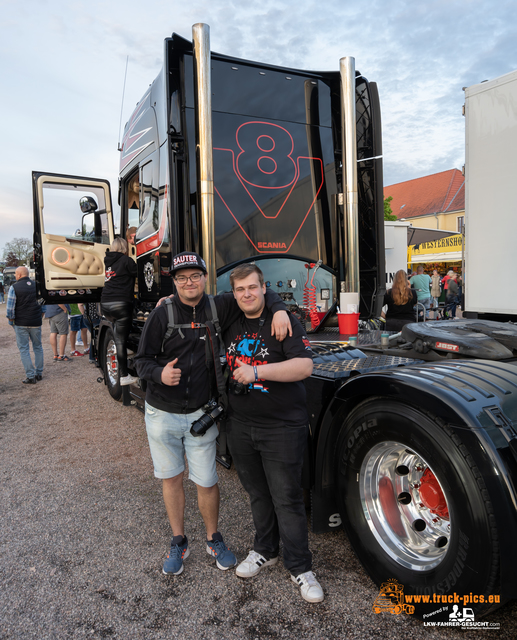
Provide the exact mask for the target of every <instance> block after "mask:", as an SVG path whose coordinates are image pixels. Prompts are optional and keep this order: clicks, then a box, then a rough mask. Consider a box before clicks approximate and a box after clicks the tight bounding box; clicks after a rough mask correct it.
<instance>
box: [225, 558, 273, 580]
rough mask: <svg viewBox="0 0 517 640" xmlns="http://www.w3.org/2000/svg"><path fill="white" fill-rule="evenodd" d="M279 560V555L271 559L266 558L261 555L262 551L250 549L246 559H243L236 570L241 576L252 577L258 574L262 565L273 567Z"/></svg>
mask: <svg viewBox="0 0 517 640" xmlns="http://www.w3.org/2000/svg"><path fill="white" fill-rule="evenodd" d="M277 562H278V556H277V557H276V558H271V560H266V559H265V558H264V556H261V555H260V553H257V552H256V551H250V552H249V553H248V557H247V558H246V560H243V561H242V562H241V563H240V565H239V566H238V567H237V569H236V570H235V573H236V575H238V576H239V578H252V577H253V576H256V575H257V573H258V572H259V571H260V570H261V569H262V567H272V566H273V565H274V564H276V563H277Z"/></svg>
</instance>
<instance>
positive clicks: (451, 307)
mask: <svg viewBox="0 0 517 640" xmlns="http://www.w3.org/2000/svg"><path fill="white" fill-rule="evenodd" d="M458 304H459V301H458V296H447V297H446V298H445V309H446V311H448V312H449V313H450V314H451V318H455V317H456V307H457V306H458Z"/></svg>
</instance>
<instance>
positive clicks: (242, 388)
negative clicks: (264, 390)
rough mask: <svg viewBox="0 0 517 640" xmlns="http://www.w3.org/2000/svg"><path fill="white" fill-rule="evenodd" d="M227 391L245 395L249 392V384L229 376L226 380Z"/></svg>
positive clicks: (236, 394) (235, 394)
mask: <svg viewBox="0 0 517 640" xmlns="http://www.w3.org/2000/svg"><path fill="white" fill-rule="evenodd" d="M228 391H229V392H230V393H232V394H233V395H234V396H245V395H246V394H247V393H249V392H250V387H249V384H244V383H243V382H237V380H235V379H234V378H230V381H229V382H228Z"/></svg>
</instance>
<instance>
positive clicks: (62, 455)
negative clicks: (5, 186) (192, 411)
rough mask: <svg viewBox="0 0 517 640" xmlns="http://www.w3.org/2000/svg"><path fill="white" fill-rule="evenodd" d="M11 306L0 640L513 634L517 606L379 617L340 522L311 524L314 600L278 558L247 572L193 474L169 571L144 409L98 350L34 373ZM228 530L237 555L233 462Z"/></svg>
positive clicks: (226, 481) (224, 520)
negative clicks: (491, 627)
mask: <svg viewBox="0 0 517 640" xmlns="http://www.w3.org/2000/svg"><path fill="white" fill-rule="evenodd" d="M4 310H5V307H1V306H0V314H1V316H2V317H0V398H1V402H0V424H1V427H0V443H1V444H0V478H1V480H0V534H1V535H0V554H1V555H0V640H7V639H20V638H23V639H25V638H27V639H35V640H42V639H46V638H52V639H54V638H55V639H65V638H117V639H124V640H126V639H127V640H133V639H140V638H141V639H143V640H155V639H156V640H158V639H161V638H181V639H182V640H183V639H186V640H189V639H191V638H192V639H196V640H198V639H207V640H208V639H215V638H236V639H237V638H238V639H241V638H242V639H246V640H248V639H249V640H254V639H255V638H267V639H277V638H278V639H279V638H297V639H305V638H307V639H309V638H311V639H314V640H320V639H336V640H337V639H342V638H361V639H365V638H390V639H391V638H409V637H419V638H420V637H424V638H444V637H445V638H460V637H461V638H479V639H482V638H493V637H498V638H509V639H510V638H512V639H513V638H515V637H517V619H516V616H517V606H516V604H515V603H510V604H508V605H506V606H505V607H503V608H502V609H500V610H499V611H498V612H496V613H494V614H492V615H491V616H489V618H487V620H488V621H489V622H491V623H499V624H500V630H499V631H492V632H490V631H487V630H472V631H468V632H466V631H461V630H454V629H440V630H437V629H430V628H429V627H424V626H423V624H422V622H420V621H418V620H415V619H413V618H412V617H411V616H407V615H398V616H392V615H390V614H380V615H376V614H374V613H373V612H372V609H371V607H372V604H373V602H374V600H375V597H376V596H377V594H378V590H377V589H376V587H375V585H374V584H373V583H372V582H371V581H370V579H369V578H368V577H367V576H366V575H365V573H364V572H363V570H362V568H361V566H360V564H359V562H358V561H357V559H356V557H355V555H354V553H353V551H352V550H351V548H350V545H349V544H348V541H347V539H346V536H345V535H344V533H343V532H342V531H336V532H333V533H328V534H324V535H312V534H311V536H310V544H311V547H312V550H313V553H314V565H315V567H314V568H315V571H316V573H317V575H318V578H319V580H320V582H321V584H322V585H323V588H324V591H325V595H326V599H325V601H324V602H323V603H322V604H319V605H310V604H308V603H305V602H304V601H303V600H302V599H301V598H300V596H299V593H298V590H297V587H296V586H295V585H293V584H292V582H291V581H290V580H289V576H288V574H287V572H286V571H285V570H284V569H283V568H281V567H280V566H279V565H277V567H275V568H273V569H267V570H264V571H263V572H262V573H261V574H259V575H258V576H257V577H256V578H255V579H253V580H251V581H244V580H240V579H239V578H237V577H236V576H235V575H234V573H233V572H232V571H228V572H222V571H219V570H218V569H217V568H216V567H215V562H214V560H212V559H211V558H210V557H209V556H208V555H207V554H206V552H205V550H204V542H203V541H204V531H203V525H202V520H201V518H200V516H199V514H198V512H197V510H196V497H195V492H194V490H193V487H192V485H191V483H187V512H188V516H187V527H188V535H189V538H190V544H191V556H190V558H189V559H188V560H187V561H186V563H185V571H184V573H183V574H182V575H181V576H178V577H165V576H163V575H162V573H161V562H162V557H163V555H164V553H165V551H166V548H167V545H168V543H169V539H170V531H169V527H168V525H167V523H166V518H165V512H164V508H163V505H162V500H161V492H160V484H159V482H158V481H157V480H155V479H154V477H153V472H152V465H151V459H150V456H149V452H148V448H147V442H146V436H145V430H144V423H143V416H142V414H141V413H140V412H139V411H138V410H136V409H135V408H132V407H123V406H122V405H121V403H116V402H114V401H112V400H111V398H110V397H109V396H108V394H107V392H106V390H105V388H104V385H101V384H98V383H97V382H96V379H97V376H98V375H99V372H98V370H97V369H96V368H95V367H93V366H91V365H89V364H88V362H87V358H76V359H74V360H73V361H72V362H70V363H59V364H53V363H51V352H50V347H49V344H48V327H45V328H44V343H45V358H46V363H47V364H46V366H45V372H44V380H43V381H42V382H40V383H38V384H37V385H35V386H31V387H26V386H25V385H22V384H21V380H22V379H23V378H24V377H25V376H24V372H23V369H22V366H21V362H20V358H19V354H18V351H17V348H16V344H15V341H14V332H13V330H12V329H11V328H10V327H9V326H8V325H7V322H6V320H5V317H3V316H4ZM219 474H220V484H221V495H222V504H221V525H220V528H221V531H222V532H223V533H224V534H225V536H226V538H227V540H228V542H229V543H230V546H231V547H232V549H233V550H234V551H235V553H236V554H237V556H238V557H239V558H243V557H244V556H245V555H246V553H247V551H248V549H249V548H250V545H251V542H252V536H253V530H252V524H251V515H250V510H249V504H248V500H247V496H246V494H245V493H244V491H243V490H242V488H241V486H240V484H239V481H238V478H237V476H236V473H235V471H234V470H230V471H226V470H225V469H223V468H221V467H220V468H219Z"/></svg>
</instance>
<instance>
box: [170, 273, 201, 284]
mask: <svg viewBox="0 0 517 640" xmlns="http://www.w3.org/2000/svg"><path fill="white" fill-rule="evenodd" d="M203 275H204V274H202V273H193V274H192V275H191V276H176V277H175V278H174V280H176V282H177V283H178V284H186V283H187V280H190V282H192V283H195V282H199V281H200V280H201V276H203Z"/></svg>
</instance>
